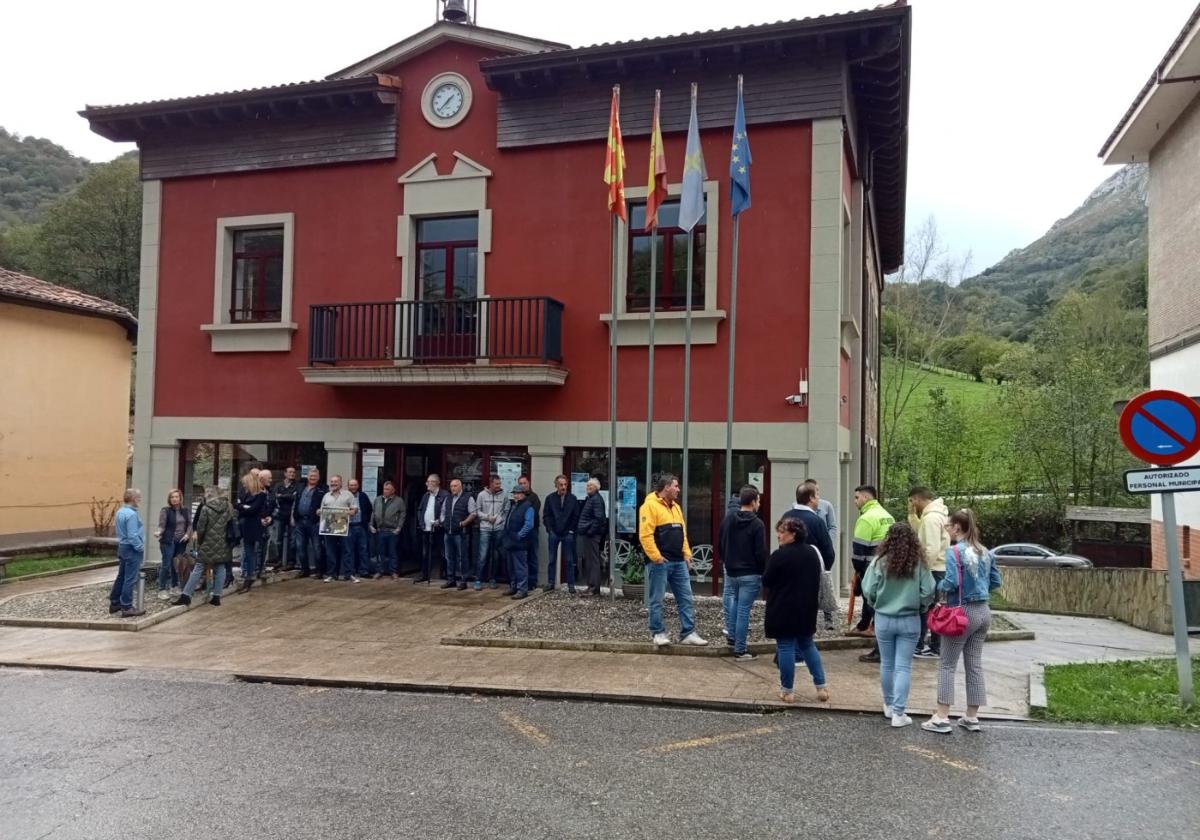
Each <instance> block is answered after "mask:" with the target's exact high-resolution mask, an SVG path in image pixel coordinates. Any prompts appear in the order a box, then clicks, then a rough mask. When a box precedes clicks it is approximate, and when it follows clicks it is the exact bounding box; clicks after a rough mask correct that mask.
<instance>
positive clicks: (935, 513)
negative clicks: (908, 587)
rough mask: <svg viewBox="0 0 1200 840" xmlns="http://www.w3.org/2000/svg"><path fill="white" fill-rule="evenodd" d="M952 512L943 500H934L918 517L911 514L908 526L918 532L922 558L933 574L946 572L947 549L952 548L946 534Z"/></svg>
mask: <svg viewBox="0 0 1200 840" xmlns="http://www.w3.org/2000/svg"><path fill="white" fill-rule="evenodd" d="M949 518H950V511H948V510H947V509H946V503H945V502H944V501H942V500H941V499H934V500H933V501H932V502H930V503H929V504H927V505H925V510H923V511H921V515H920V516H919V517H918V516H917V515H916V514H910V515H909V517H908V524H909V525H911V526H912V529H913V530H914V531H916V532H917V540H918V542H920V543H921V557H922V559H923V560H924V561H925V568H927V569H929V571H931V572H944V571H946V549H948V548H949V547H950V535H949V534H947V533H946V522H947V521H948V520H949Z"/></svg>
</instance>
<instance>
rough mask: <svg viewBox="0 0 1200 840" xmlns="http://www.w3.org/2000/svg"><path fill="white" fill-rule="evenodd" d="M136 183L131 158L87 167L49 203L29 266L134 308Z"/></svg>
mask: <svg viewBox="0 0 1200 840" xmlns="http://www.w3.org/2000/svg"><path fill="white" fill-rule="evenodd" d="M141 235H142V188H141V182H140V180H139V178H138V163H137V160H136V158H131V157H123V158H118V159H117V160H114V161H112V162H111V163H107V164H103V165H101V166H97V167H95V168H94V169H92V170H91V172H90V173H89V174H88V176H87V178H86V179H85V180H84V182H83V183H82V184H81V185H80V186H79V189H78V190H76V191H75V192H74V193H73V194H71V195H70V196H69V197H67V198H65V199H63V200H62V201H60V202H59V203H58V204H56V205H54V207H52V208H51V209H50V211H49V212H48V213H47V214H46V221H45V222H44V223H43V224H42V225H41V227H40V229H39V230H38V232H37V248H36V256H35V257H34V259H33V260H32V262H33V265H31V266H29V268H30V270H32V271H34V273H35V274H36V275H37V276H38V277H40V278H41V279H43V280H49V281H52V282H55V283H61V284H63V285H64V286H70V287H72V288H75V289H78V290H80V291H82V292H87V293H88V294H92V295H96V296H98V297H102V298H104V299H106V300H111V301H113V302H114V303H119V304H120V305H121V306H124V307H125V308H126V309H129V310H130V311H133V312H136V311H137V298H138V274H139V262H140V246H141Z"/></svg>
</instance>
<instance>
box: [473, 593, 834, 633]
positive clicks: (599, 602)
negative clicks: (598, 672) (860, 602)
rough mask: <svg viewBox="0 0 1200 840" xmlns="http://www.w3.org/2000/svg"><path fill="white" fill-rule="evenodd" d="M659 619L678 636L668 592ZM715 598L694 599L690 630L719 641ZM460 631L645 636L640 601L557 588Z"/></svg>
mask: <svg viewBox="0 0 1200 840" xmlns="http://www.w3.org/2000/svg"><path fill="white" fill-rule="evenodd" d="M764 610H765V604H763V602H761V601H758V602H756V603H755V604H754V607H753V609H751V611H750V635H749V638H748V640H747V641H750V642H763V641H766V639H765V638H764V637H763V612H764ZM663 622H664V623H665V624H666V627H667V632H668V633H672V634H676V635H677V634H678V632H679V617H678V613H677V612H676V610H675V601H674V599H673V598H671V597H670V596H668V597H667V599H666V602H665V603H664V604H663ZM845 623H846V618H845V614H844V613H843V612H841V611H840V610H839V611H838V613H837V614H835V616H834V619H833V626H834V627H836V628H841V627H844V626H845ZM724 626H725V624H724V619H723V617H722V610H721V599H720V598H714V597H712V596H707V597H698V598H696V630H697V632H699V633H700V635H701V636H703V637H704V638H706V639H709V640H719V639H720V638H721V634H722V633H723V632H724ZM463 635H465V636H470V637H490V638H497V637H498V638H509V639H557V640H560V641H580V642H582V641H606V642H644V641H646V639H647V637H648V631H647V630H646V615H645V613H643V612H642V601H641V599H640V598H639V599H631V598H618V599H617V600H615V601H613V600H612V599H610V598H608V597H607V596H605V597H602V598H595V597H591V596H575V595H569V594H567V592H566V590H563V589H557V590H555V591H553V592H546V593H544V594H542V595H541V596H540V597H538V598H533V599H531V600H529V601H527V602H526V603H524V604H522V605H521V606H519V607H517V608H516V609H514V610H509V611H508V612H506V613H504V614H503V615H501V616H498V617H496V618H493V619H492V620H491V621H486V622H484V623H483V624H480V625H478V626H476V627H472V628H471V629H470V630H468V631H467V632H466V633H464V634H463ZM841 635H842V633H841V632H840V631H834V632H828V631H826V630H825V629H824V622H823V621H818V622H817V638H833V637H836V636H841Z"/></svg>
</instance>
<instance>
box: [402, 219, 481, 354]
mask: <svg viewBox="0 0 1200 840" xmlns="http://www.w3.org/2000/svg"><path fill="white" fill-rule="evenodd" d="M478 282H479V217H478V216H476V215H470V216H450V217H443V218H431V219H421V220H420V221H418V222H417V300H418V303H417V318H416V327H417V336H416V339H417V340H416V347H415V350H416V355H417V357H418V358H421V359H429V360H448V361H449V360H464V361H465V360H473V359H475V358H476V357H477V356H478V355H479V352H478V344H479V314H480V310H479V301H478V295H479V288H478Z"/></svg>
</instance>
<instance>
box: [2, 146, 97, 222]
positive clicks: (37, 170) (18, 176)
mask: <svg viewBox="0 0 1200 840" xmlns="http://www.w3.org/2000/svg"><path fill="white" fill-rule="evenodd" d="M88 166H89V164H88V162H87V161H86V160H84V159H83V158H79V157H75V156H74V155H73V154H71V153H70V152H68V151H67V150H66V149H64V148H63V147H62V146H59V145H57V144H56V143H52V142H50V141H49V140H45V139H42V138H40V137H18V136H17V135H15V134H10V133H9V132H7V131H6V130H4V129H3V128H0V232H2V231H4V229H5V228H8V227H11V226H13V225H17V224H21V223H26V222H40V221H41V220H42V218H43V217H44V216H45V213H46V211H47V210H48V209H49V208H50V205H51V204H53V203H54V202H55V201H56V200H57V199H59V198H61V197H62V196H64V195H66V194H67V193H68V192H70V191H71V190H72V189H74V188H75V187H76V186H78V184H79V182H80V181H82V180H83V177H84V175H86V174H87V170H88Z"/></svg>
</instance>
